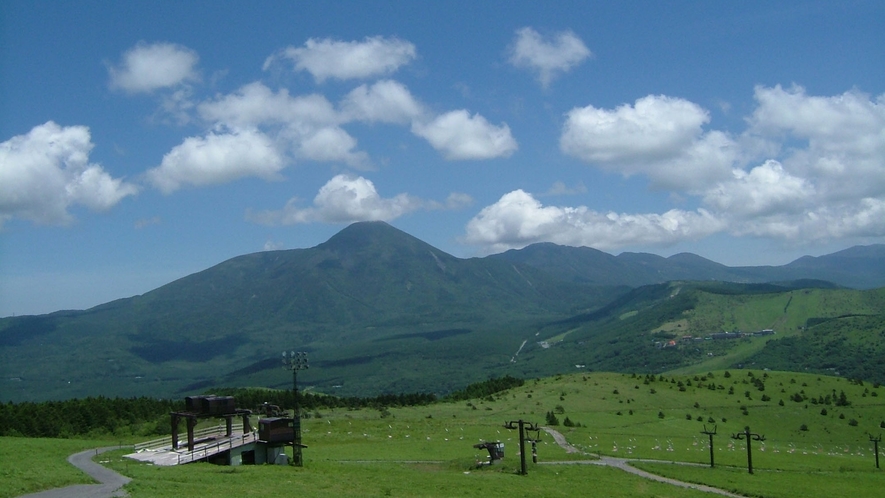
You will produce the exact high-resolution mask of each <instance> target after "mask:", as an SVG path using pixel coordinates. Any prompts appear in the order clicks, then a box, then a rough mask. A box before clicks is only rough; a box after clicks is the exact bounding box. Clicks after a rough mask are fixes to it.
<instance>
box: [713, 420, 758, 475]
mask: <svg viewBox="0 0 885 498" xmlns="http://www.w3.org/2000/svg"><path fill="white" fill-rule="evenodd" d="M711 437H712V436H711ZM731 438H732V439H738V440H739V439H746V440H747V468H748V469H749V470H750V473H751V474H752V473H753V452H752V450H751V449H750V441H751V440H752V441H765V436H762V435H759V434H755V433H752V432H750V426H749V425H748V426H747V427H745V428H744V432H738V433H737V434H732V435H731Z"/></svg>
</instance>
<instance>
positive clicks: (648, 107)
mask: <svg viewBox="0 0 885 498" xmlns="http://www.w3.org/2000/svg"><path fill="white" fill-rule="evenodd" d="M709 120H710V117H709V114H708V113H707V111H705V110H704V109H703V108H701V107H700V106H698V105H697V104H695V103H693V102H689V101H687V100H684V99H679V98H674V97H668V96H664V95H649V96H646V97H643V98H640V99H638V100H636V102H635V103H634V105H629V104H624V105H622V106H619V107H617V108H616V109H611V110H608V109H599V108H596V107H594V106H592V105H588V106H586V107H579V108H575V109H572V110H571V111H570V112H569V113H568V114H567V117H566V122H565V124H564V126H563V132H562V135H561V137H560V148H561V149H562V151H563V152H564V153H566V154H568V155H570V156H573V157H576V158H578V159H581V160H583V161H586V162H588V163H591V164H594V165H597V166H599V167H601V168H603V169H606V170H609V171H616V172H620V173H622V174H624V175H625V176H631V175H636V174H642V175H646V176H647V177H648V178H649V179H651V180H652V182H653V183H654V184H655V185H656V186H660V187H665V188H671V189H676V190H683V189H684V190H692V191H696V190H700V189H703V188H704V187H706V186H708V185H709V184H711V183H713V182H715V181H717V180H720V179H723V178H726V177H727V176H728V175H729V174H730V173H731V168H732V163H733V162H734V161H735V159H736V157H737V152H738V151H737V146H736V144H735V143H734V141H733V140H732V139H731V138H730V137H729V136H727V135H726V134H725V133H722V132H719V131H711V132H707V133H705V132H704V130H703V125H704V124H706V123H707V122H708V121H709Z"/></svg>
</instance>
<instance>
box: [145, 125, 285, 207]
mask: <svg viewBox="0 0 885 498" xmlns="http://www.w3.org/2000/svg"><path fill="white" fill-rule="evenodd" d="M284 166H285V160H284V158H283V156H282V155H281V154H280V153H279V152H278V151H277V149H276V147H275V146H274V144H273V142H272V141H271V140H270V138H268V137H267V136H266V135H264V134H263V133H261V132H260V131H257V130H254V129H246V130H241V131H235V132H231V133H220V134H218V133H209V134H208V135H206V136H204V137H188V138H186V139H185V140H184V141H183V142H182V143H181V144H180V145H177V146H175V147H174V148H173V149H172V150H171V151H169V152H168V153H167V154H166V155H165V156H163V161H162V162H161V163H160V165H159V166H158V167H156V168H153V169H151V170H148V171H147V173H146V176H147V179H148V181H149V182H150V183H151V184H153V185H154V186H155V187H156V188H158V189H160V190H161V191H162V192H164V193H167V194H168V193H171V192H173V191H175V190H178V189H179V188H181V187H183V186H187V185H191V186H206V185H217V184H221V183H226V182H230V181H232V180H236V179H239V178H243V177H249V176H254V177H259V178H264V179H268V180H271V179H275V178H277V177H278V173H279V171H280V170H281V169H282V168H283V167H284Z"/></svg>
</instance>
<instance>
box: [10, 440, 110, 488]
mask: <svg viewBox="0 0 885 498" xmlns="http://www.w3.org/2000/svg"><path fill="white" fill-rule="evenodd" d="M114 444H118V443H116V442H113V443H112V442H108V441H100V440H85V439H29V438H17V437H0V497H3V498H6V497H11V496H19V495H23V494H28V493H33V492H36V491H41V490H44V489H50V488H58V487H62V486H70V485H72V484H94V481H93V480H92V478H90V477H89V476H87V475H86V474H84V473H82V472H80V471H79V470H77V469H76V468H74V467H73V466H72V465H70V464H69V463H68V462H67V457H68V456H69V455H71V454H74V453H77V452H80V451H83V450H87V449H90V448H98V447H101V446H112V445H114Z"/></svg>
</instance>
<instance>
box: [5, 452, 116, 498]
mask: <svg viewBox="0 0 885 498" xmlns="http://www.w3.org/2000/svg"><path fill="white" fill-rule="evenodd" d="M120 448H122V446H111V447H108V448H98V449H93V450H86V451H81V452H80V453H74V454H73V455H71V456H69V457H68V462H70V464H71V465H73V466H74V467H77V468H78V469H80V470H82V471H83V472H85V473H86V474H88V475H89V476H90V477H92V478H93V479H95V480H96V481H98V482H100V483H101V484H78V485H75V486H68V487H66V488H57V489H50V490H47V491H40V492H39V493H33V494H29V495H24V496H23V497H21V498H110V497H114V496H126V492H125V491H123V490H122V489H121V488H122V487H123V486H124V485H126V484H127V483H129V481H131V479H129V478H128V477H125V476H121V475H120V474H118V473H116V472H114V471H113V470H111V469H108V468H105V467H102V466H101V465H99V464H97V463H95V462H93V461H92V457H94V456H96V455H99V454H101V453H104V452H105V451H110V450H116V449H120Z"/></svg>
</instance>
